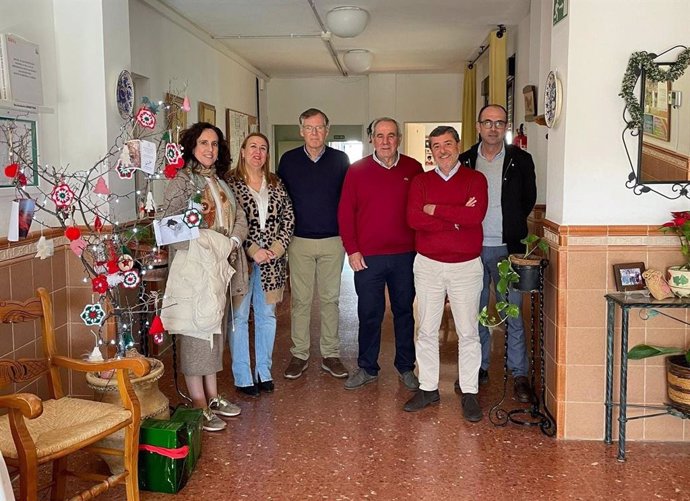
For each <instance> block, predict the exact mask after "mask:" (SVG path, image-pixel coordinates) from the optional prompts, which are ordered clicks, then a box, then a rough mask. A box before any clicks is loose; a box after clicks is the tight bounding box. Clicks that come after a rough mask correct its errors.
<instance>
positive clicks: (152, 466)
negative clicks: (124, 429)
mask: <svg viewBox="0 0 690 501" xmlns="http://www.w3.org/2000/svg"><path fill="white" fill-rule="evenodd" d="M188 440H189V433H188V432H187V423H183V422H178V421H161V420H159V419H146V420H144V421H143V422H142V423H141V430H140V432H139V443H140V445H150V446H156V447H160V448H162V450H161V451H159V452H152V451H147V450H141V447H140V448H139V488H140V489H142V490H146V491H153V492H165V493H168V494H174V493H176V492H178V491H179V490H180V489H182V487H184V486H185V484H186V483H187V478H188V468H187V462H188V458H189V452H187V454H186V455H185V457H182V458H180V459H174V458H172V457H168V455H166V454H171V455H175V454H174V452H175V451H174V450H175V449H179V448H181V447H183V446H185V445H189V444H188Z"/></svg>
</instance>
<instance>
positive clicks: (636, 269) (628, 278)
mask: <svg viewBox="0 0 690 501" xmlns="http://www.w3.org/2000/svg"><path fill="white" fill-rule="evenodd" d="M643 273H644V263H621V264H614V265H613V278H614V280H615V281H616V290H617V291H619V292H630V291H639V290H643V289H644V288H645V283H644V278H642V274H643Z"/></svg>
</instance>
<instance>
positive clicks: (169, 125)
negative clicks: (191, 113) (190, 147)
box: [165, 92, 187, 143]
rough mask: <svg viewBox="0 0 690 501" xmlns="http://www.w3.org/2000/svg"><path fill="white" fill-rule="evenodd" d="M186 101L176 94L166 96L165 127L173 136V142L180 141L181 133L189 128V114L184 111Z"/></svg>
mask: <svg viewBox="0 0 690 501" xmlns="http://www.w3.org/2000/svg"><path fill="white" fill-rule="evenodd" d="M183 103H184V99H183V98H181V97H180V96H176V95H175V94H171V93H169V92H167V93H166V94H165V105H166V108H165V127H166V129H168V130H169V131H170V132H171V134H172V138H171V139H172V140H173V141H175V142H176V143H177V142H179V141H180V133H181V132H182V131H183V130H185V129H186V128H187V112H186V111H184V110H183V109H182V105H183Z"/></svg>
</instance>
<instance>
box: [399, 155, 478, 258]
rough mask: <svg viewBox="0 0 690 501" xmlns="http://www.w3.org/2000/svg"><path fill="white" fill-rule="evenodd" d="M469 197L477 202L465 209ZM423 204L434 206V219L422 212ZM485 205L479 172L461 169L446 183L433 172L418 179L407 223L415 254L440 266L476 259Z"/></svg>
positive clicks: (413, 185) (415, 183)
mask: <svg viewBox="0 0 690 501" xmlns="http://www.w3.org/2000/svg"><path fill="white" fill-rule="evenodd" d="M471 197H474V198H476V199H477V203H476V204H475V206H474V207H466V206H465V203H466V202H467V201H468V200H469V199H470V198H471ZM426 204H435V205H436V209H435V211H434V215H433V216H430V215H429V214H426V213H425V212H424V211H423V207H424V206H425V205H426ZM487 204H488V193H487V183H486V178H485V177H484V175H483V174H482V173H481V172H478V171H475V170H472V169H469V168H467V167H464V166H461V167H460V169H459V170H458V172H456V173H455V175H454V176H453V177H452V178H450V180H449V181H444V180H443V179H442V178H441V176H439V175H438V174H437V173H436V172H435V171H430V172H425V173H424V174H422V175H420V176H417V177H416V178H415V179H414V181H413V182H412V187H411V188H410V196H409V200H408V203H407V222H408V223H409V225H410V226H411V227H412V228H414V229H415V230H416V236H415V247H416V249H417V252H419V253H420V254H422V255H424V256H426V257H428V258H429V259H433V260H435V261H441V262H443V263H461V262H464V261H469V260H471V259H474V258H476V257H479V255H480V254H481V252H482V238H483V234H482V221H483V219H484V215H485V214H486V208H487Z"/></svg>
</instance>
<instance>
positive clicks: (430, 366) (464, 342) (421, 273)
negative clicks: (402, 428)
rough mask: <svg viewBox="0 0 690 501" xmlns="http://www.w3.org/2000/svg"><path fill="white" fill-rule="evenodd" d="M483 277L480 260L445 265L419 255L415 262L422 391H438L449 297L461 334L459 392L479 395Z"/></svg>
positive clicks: (418, 359)
mask: <svg viewBox="0 0 690 501" xmlns="http://www.w3.org/2000/svg"><path fill="white" fill-rule="evenodd" d="M483 274H484V269H483V266H482V261H481V258H479V257H478V258H476V259H472V260H471V261H466V262H463V263H442V262H440V261H434V260H433V259H429V258H428V257H424V256H422V255H421V254H417V257H416V258H415V262H414V285H415V289H416V292H417V306H418V308H419V330H418V332H417V339H416V340H415V350H416V352H417V367H419V388H420V389H422V390H424V391H433V390H437V389H438V378H439V366H440V361H439V352H438V335H439V332H438V331H439V327H440V326H441V319H442V317H443V309H444V306H445V302H446V294H447V295H448V301H449V302H450V308H451V311H452V312H453V320H454V322H455V330H456V331H457V334H458V374H459V378H460V389H461V390H462V392H463V393H477V391H478V388H477V385H478V382H477V378H478V377H479V367H480V365H481V361H482V348H481V343H480V341H479V331H478V328H477V325H478V324H477V314H478V312H479V296H480V294H481V292H482V286H483Z"/></svg>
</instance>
